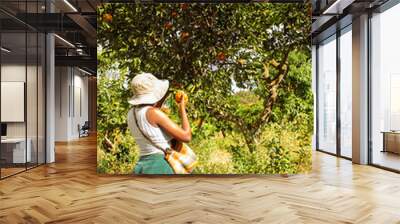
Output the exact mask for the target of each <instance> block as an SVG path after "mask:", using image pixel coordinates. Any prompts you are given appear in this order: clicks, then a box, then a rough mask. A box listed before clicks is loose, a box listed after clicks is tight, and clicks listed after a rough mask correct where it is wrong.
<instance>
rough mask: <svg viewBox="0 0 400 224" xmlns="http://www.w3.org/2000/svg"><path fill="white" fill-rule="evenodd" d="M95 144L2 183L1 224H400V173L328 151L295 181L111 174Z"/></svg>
mask: <svg viewBox="0 0 400 224" xmlns="http://www.w3.org/2000/svg"><path fill="white" fill-rule="evenodd" d="M95 144H96V142H95V138H93V137H92V138H86V139H84V140H81V141H77V142H72V143H69V144H58V145H57V150H56V151H57V154H56V156H57V162H56V163H55V164H51V165H47V166H42V167H39V168H36V169H33V170H30V171H28V172H26V173H22V174H20V175H17V176H14V177H11V178H8V179H5V180H3V181H0V223H44V222H48V223H221V224H222V223H373V224H376V223H382V224H386V223H400V175H398V174H395V173H390V172H387V171H384V170H380V169H377V168H373V167H369V166H358V165H352V164H351V162H349V161H347V160H343V159H337V158H335V157H333V156H329V155H326V154H322V153H318V152H317V153H315V155H314V165H313V166H314V170H313V172H312V173H311V174H308V175H296V176H290V177H281V176H240V177H226V176H225V177H184V178H182V177H162V178H160V177H129V176H113V177H111V176H98V175H97V174H96V147H95Z"/></svg>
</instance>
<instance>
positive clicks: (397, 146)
mask: <svg viewBox="0 0 400 224" xmlns="http://www.w3.org/2000/svg"><path fill="white" fill-rule="evenodd" d="M381 133H382V134H383V150H382V152H392V153H396V154H400V131H382V132H381Z"/></svg>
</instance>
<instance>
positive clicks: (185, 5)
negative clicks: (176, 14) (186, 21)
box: [181, 3, 189, 10]
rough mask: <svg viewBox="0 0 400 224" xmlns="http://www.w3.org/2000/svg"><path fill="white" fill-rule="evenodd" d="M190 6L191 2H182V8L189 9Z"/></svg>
mask: <svg viewBox="0 0 400 224" xmlns="http://www.w3.org/2000/svg"><path fill="white" fill-rule="evenodd" d="M188 8H189V4H187V3H181V9H182V10H186V9H188Z"/></svg>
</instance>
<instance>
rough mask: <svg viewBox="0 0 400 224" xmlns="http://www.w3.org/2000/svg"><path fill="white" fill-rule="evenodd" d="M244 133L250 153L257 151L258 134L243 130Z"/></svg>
mask: <svg viewBox="0 0 400 224" xmlns="http://www.w3.org/2000/svg"><path fill="white" fill-rule="evenodd" d="M242 134H243V137H244V139H245V141H246V145H247V148H249V151H250V153H253V152H255V151H256V149H257V139H256V136H255V135H254V133H252V132H250V133H246V132H242Z"/></svg>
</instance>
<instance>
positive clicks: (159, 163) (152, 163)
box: [135, 153, 174, 174]
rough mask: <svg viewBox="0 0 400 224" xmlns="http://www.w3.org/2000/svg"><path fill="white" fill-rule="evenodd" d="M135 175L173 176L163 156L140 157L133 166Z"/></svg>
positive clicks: (172, 171)
mask: <svg viewBox="0 0 400 224" xmlns="http://www.w3.org/2000/svg"><path fill="white" fill-rule="evenodd" d="M135 174H174V170H172V168H171V166H170V165H169V163H168V162H167V161H166V160H165V158H164V155H163V154H158V153H156V154H151V155H145V156H141V157H140V159H139V161H138V162H137V163H136V166H135Z"/></svg>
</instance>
